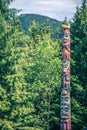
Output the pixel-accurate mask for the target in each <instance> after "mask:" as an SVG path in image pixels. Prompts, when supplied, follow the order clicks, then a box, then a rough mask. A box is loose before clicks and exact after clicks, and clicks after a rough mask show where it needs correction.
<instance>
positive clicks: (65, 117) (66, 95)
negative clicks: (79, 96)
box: [60, 18, 71, 130]
mask: <svg viewBox="0 0 87 130" xmlns="http://www.w3.org/2000/svg"><path fill="white" fill-rule="evenodd" d="M62 28H63V41H62V67H63V69H62V86H61V126H60V130H71V105H70V24H69V23H68V22H67V19H66V18H65V20H64V22H63V24H62Z"/></svg>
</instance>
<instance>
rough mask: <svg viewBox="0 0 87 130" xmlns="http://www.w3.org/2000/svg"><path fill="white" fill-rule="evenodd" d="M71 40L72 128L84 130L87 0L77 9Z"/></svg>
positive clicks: (86, 68) (86, 121)
mask: <svg viewBox="0 0 87 130" xmlns="http://www.w3.org/2000/svg"><path fill="white" fill-rule="evenodd" d="M71 38H72V42H71V49H72V50H71V57H72V60H71V74H72V78H71V86H72V90H71V96H72V128H73V130H77V129H79V130H82V129H83V128H84V127H85V126H86V125H87V118H86V115H87V111H86V107H87V100H86V97H87V89H86V87H87V84H86V81H87V78H86V77H87V74H86V71H87V66H86V65H87V54H86V53H87V42H86V39H87V0H83V2H82V6H81V7H80V8H77V11H76V14H75V16H74V18H73V22H72V24H71Z"/></svg>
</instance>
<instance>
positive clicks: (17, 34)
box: [0, 0, 87, 130]
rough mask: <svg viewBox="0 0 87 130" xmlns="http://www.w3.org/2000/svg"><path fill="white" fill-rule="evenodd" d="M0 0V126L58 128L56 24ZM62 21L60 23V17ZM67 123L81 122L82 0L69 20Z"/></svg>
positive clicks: (9, 129)
mask: <svg viewBox="0 0 87 130" xmlns="http://www.w3.org/2000/svg"><path fill="white" fill-rule="evenodd" d="M11 2H13V0H0V130H60V100H61V74H62V58H61V57H62V52H61V50H62V37H61V35H62V33H61V32H62V28H61V27H58V28H57V27H55V29H54V32H53V33H54V34H59V37H53V36H52V28H51V26H49V24H48V23H49V21H45V22H44V23H43V24H39V23H38V22H36V21H32V23H31V25H30V26H29V27H28V31H27V33H25V32H24V30H23V27H22V24H21V22H20V19H19V18H18V17H19V16H18V15H17V13H18V11H19V10H17V9H11V8H9V5H10V3H11ZM61 23H62V22H61ZM70 25H71V27H70V32H71V34H70V39H71V40H70V41H71V60H70V64H71V65H70V66H71V68H70V70H71V74H70V88H71V90H70V91H71V92H70V93H71V94H70V95H71V126H72V130H84V129H85V127H86V126H87V0H82V5H81V7H77V8H76V12H75V14H74V15H73V20H72V21H71V23H70Z"/></svg>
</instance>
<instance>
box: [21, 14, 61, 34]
mask: <svg viewBox="0 0 87 130" xmlns="http://www.w3.org/2000/svg"><path fill="white" fill-rule="evenodd" d="M19 20H20V22H21V25H22V28H23V30H24V32H25V33H27V32H28V28H29V27H30V25H31V24H32V21H35V22H36V23H38V24H39V25H41V24H44V23H46V24H47V25H48V26H50V27H51V28H50V29H51V32H55V29H56V28H59V29H60V28H61V21H58V20H56V19H52V18H49V17H47V16H42V15H39V14H21V15H20V16H19Z"/></svg>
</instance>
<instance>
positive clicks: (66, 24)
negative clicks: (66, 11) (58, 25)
mask: <svg viewBox="0 0 87 130" xmlns="http://www.w3.org/2000/svg"><path fill="white" fill-rule="evenodd" d="M62 28H63V29H70V23H69V22H68V20H67V17H65V19H64V21H63V23H62Z"/></svg>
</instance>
